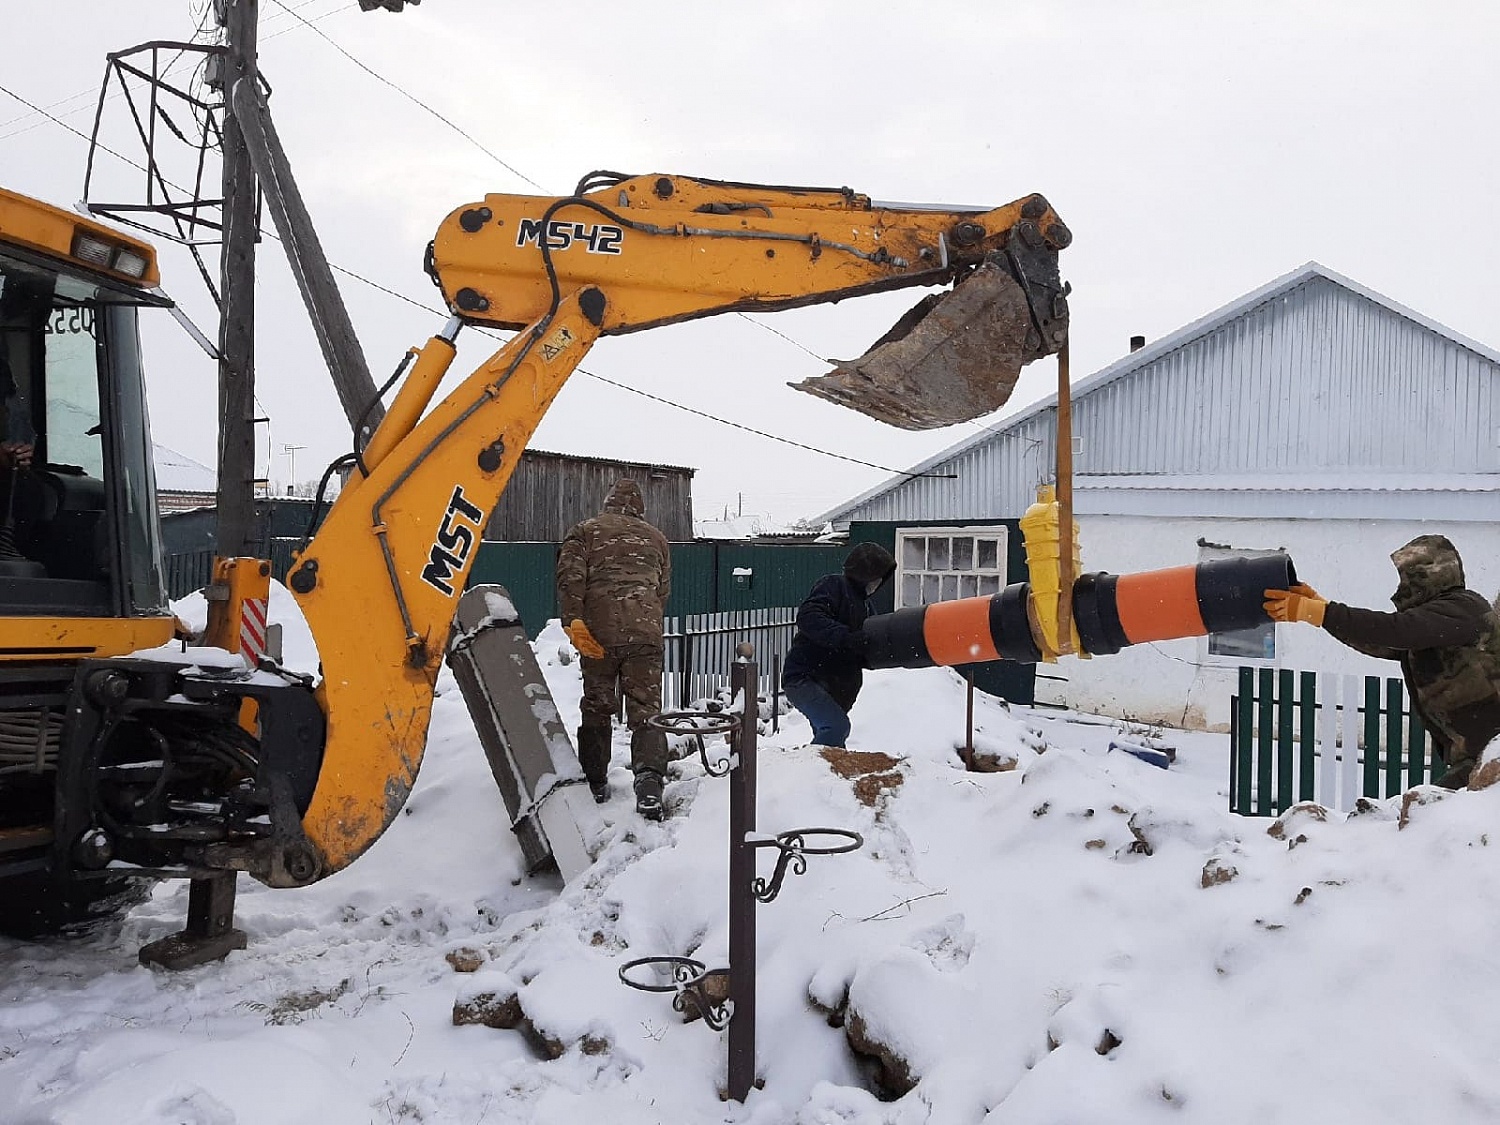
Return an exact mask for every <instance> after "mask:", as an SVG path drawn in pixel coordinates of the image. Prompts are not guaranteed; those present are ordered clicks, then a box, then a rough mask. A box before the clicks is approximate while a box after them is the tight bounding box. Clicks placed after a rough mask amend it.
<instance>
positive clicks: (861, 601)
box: [781, 543, 896, 746]
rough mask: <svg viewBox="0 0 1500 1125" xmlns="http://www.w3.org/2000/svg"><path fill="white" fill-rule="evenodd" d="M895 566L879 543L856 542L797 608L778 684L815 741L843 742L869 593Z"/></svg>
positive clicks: (859, 671) (860, 671) (860, 680)
mask: <svg viewBox="0 0 1500 1125" xmlns="http://www.w3.org/2000/svg"><path fill="white" fill-rule="evenodd" d="M895 570H896V560H895V559H894V558H892V557H891V553H890V552H889V551H887V550H886V549H885V548H884V547H882V546H880V545H879V544H878V543H861V544H859V545H858V546H857V547H855V548H854V550H852V551H850V552H849V555H848V557H847V558H846V559H844V573H842V574H825V575H824V576H823V577H822V578H819V579H818V581H817V582H816V583H815V584H814V585H813V588H812V590H811V591H810V592H809V593H808V595H807V597H806V598H805V599H804V600H803V602H802V604H801V605H800V606H799V607H798V608H797V634H796V636H795V637H793V638H792V647H791V651H790V652H788V653H787V657H786V665H785V667H784V668H783V669H782V673H781V690H782V691H783V692H785V693H786V697H787V700H788V702H790V703H791V705H792V706H793V707H795V708H797V710H799V711H801V712H802V713H803V714H804V715H806V716H807V721H808V722H810V723H811V724H812V730H813V742H814V744H816V745H818V746H843V745H844V743H845V741H846V740H847V739H848V737H849V711H850V710H851V709H852V708H853V707H854V700H855V699H856V697H858V695H859V689H860V688H861V687H862V686H863V685H864V667H865V647H866V637H865V634H864V631H863V629H864V624H865V619H866V618H868V617H869V616H870V614H871V613H872V612H873V610H872V608H871V606H870V598H872V597H874V595H875V592H876V591H877V590H879V589H880V588H881V587H882V586H884V585H885V584H886V582H887V581H889V580H890V577H891V575H892V574H894V573H895Z"/></svg>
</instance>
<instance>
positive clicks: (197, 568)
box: [163, 538, 302, 598]
mask: <svg viewBox="0 0 1500 1125" xmlns="http://www.w3.org/2000/svg"><path fill="white" fill-rule="evenodd" d="M301 541H302V540H301V539H291V538H287V539H272V540H271V575H272V576H273V577H274V578H277V579H284V578H285V577H286V573H287V571H289V570H291V569H292V550H293V548H295V547H296V546H297V544H298V543H300V542H301ZM163 561H164V563H165V564H166V571H167V596H168V597H169V598H182V597H186V596H187V595H188V594H191V593H192V592H193V591H194V590H201V589H203V587H205V586H207V585H208V583H209V579H211V578H212V577H213V576H214V552H213V551H211V550H206V551H179V552H177V553H176V554H172V555H167V556H166V557H165V559H164V560H163Z"/></svg>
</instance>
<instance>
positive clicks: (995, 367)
mask: <svg viewBox="0 0 1500 1125" xmlns="http://www.w3.org/2000/svg"><path fill="white" fill-rule="evenodd" d="M1029 249H1030V248H1028V247H1027V246H1025V245H1017V244H1013V245H1012V246H1011V247H1008V248H1007V249H1006V250H1005V251H1003V252H998V253H994V254H991V255H990V256H989V257H988V258H987V259H986V260H985V261H984V262H983V263H982V264H981V265H980V266H979V267H978V268H977V269H975V270H974V272H973V273H971V274H969V275H968V276H967V277H966V278H964V279H963V280H962V281H960V282H959V283H958V284H957V285H955V286H954V287H953V288H952V289H951V290H949V291H948V292H947V293H943V294H933V295H930V296H927V297H924V298H923V299H922V300H921V301H920V302H919V303H918V304H917V305H916V307H914V308H913V309H912V310H911V311H910V312H908V313H907V314H906V315H905V316H904V317H902V318H901V320H899V321H898V322H897V323H896V325H895V327H893V328H892V329H891V330H890V331H889V332H887V333H886V334H885V335H884V336H883V337H881V339H879V340H877V341H876V342H875V345H874V346H873V347H872V348H871V349H870V350H869V351H867V352H866V353H865V354H864V355H862V356H860V357H859V358H858V359H852V360H846V361H844V362H842V363H839V364H838V365H836V366H835V367H834V369H833V370H832V371H830V372H829V373H828V374H827V375H816V376H813V377H811V378H809V379H804V380H803V381H802V382H800V383H793V384H791V385H792V386H793V387H794V388H796V389H797V390H799V391H806V392H807V393H808V394H812V395H817V396H818V397H819V398H823V399H827V400H828V401H829V402H836V403H838V404H839V405H840V406H847V407H849V408H850V409H853V410H857V411H859V412H860V413H861V414H865V415H868V416H869V417H871V418H875V419H877V420H879V421H881V422H885V423H887V424H889V425H892V426H897V427H899V428H900V429H903V430H932V429H937V428H938V427H940V426H952V425H955V424H957V423H959V422H968V421H971V420H973V419H975V418H979V417H982V416H983V415H986V414H991V413H993V412H994V411H996V410H998V409H1000V407H1002V406H1004V405H1005V403H1006V402H1007V401H1008V400H1009V399H1010V395H1011V391H1012V390H1014V389H1015V385H1016V379H1017V378H1018V377H1019V376H1020V374H1021V368H1022V367H1024V366H1025V365H1026V364H1028V363H1030V362H1032V361H1033V360H1036V359H1040V358H1042V357H1043V356H1045V355H1051V354H1052V353H1053V352H1055V351H1057V349H1058V348H1059V347H1060V346H1061V345H1062V342H1063V341H1064V340H1066V339H1067V330H1068V312H1067V303H1066V299H1065V297H1066V290H1065V289H1064V287H1063V286H1062V285H1061V283H1060V282H1059V281H1058V278H1057V255H1056V252H1055V251H1050V252H1049V251H1047V250H1045V249H1043V248H1040V247H1037V248H1036V249H1035V250H1033V251H1031V252H1029V253H1028V250H1029Z"/></svg>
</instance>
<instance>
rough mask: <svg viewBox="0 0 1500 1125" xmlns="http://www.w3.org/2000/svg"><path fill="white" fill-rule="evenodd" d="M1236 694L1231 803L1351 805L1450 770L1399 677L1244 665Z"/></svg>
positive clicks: (1258, 808) (1280, 807)
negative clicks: (1430, 740)
mask: <svg viewBox="0 0 1500 1125" xmlns="http://www.w3.org/2000/svg"><path fill="white" fill-rule="evenodd" d="M1239 674H1240V675H1239V690H1238V692H1237V693H1236V694H1235V695H1234V696H1233V697H1232V698H1231V700H1230V717H1229V745H1230V750H1229V808H1230V810H1231V811H1232V812H1236V813H1240V814H1241V815H1243V816H1280V815H1281V814H1282V813H1283V812H1285V811H1286V810H1287V809H1289V808H1291V806H1292V805H1294V804H1296V803H1297V802H1299V801H1317V802H1318V803H1320V804H1323V805H1326V806H1328V807H1329V808H1333V809H1341V810H1345V811H1347V810H1349V809H1352V808H1353V807H1354V803H1355V801H1356V800H1358V798H1360V797H1394V796H1396V795H1397V794H1399V793H1402V792H1404V791H1405V790H1406V789H1408V788H1410V787H1411V786H1413V785H1421V784H1422V783H1423V782H1427V781H1431V780H1432V779H1433V778H1434V777H1435V776H1437V775H1439V774H1441V773H1442V771H1443V762H1442V759H1441V757H1440V756H1438V755H1437V754H1436V753H1434V752H1432V750H1431V748H1430V746H1429V740H1428V738H1427V736H1426V730H1425V729H1424V728H1423V726H1422V720H1421V719H1420V718H1419V717H1418V716H1417V714H1416V713H1415V712H1414V711H1413V710H1411V708H1410V707H1409V706H1408V704H1407V699H1406V687H1405V684H1403V683H1402V681H1400V680H1397V679H1381V678H1380V677H1377V676H1363V677H1359V676H1349V675H1339V674H1336V673H1326V672H1296V671H1292V670H1290V669H1285V668H1283V669H1271V668H1241V669H1240V670H1239Z"/></svg>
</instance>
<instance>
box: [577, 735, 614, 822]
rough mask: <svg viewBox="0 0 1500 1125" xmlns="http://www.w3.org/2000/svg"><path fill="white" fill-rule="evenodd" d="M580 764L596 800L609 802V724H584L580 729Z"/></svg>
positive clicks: (602, 802) (601, 802)
mask: <svg viewBox="0 0 1500 1125" xmlns="http://www.w3.org/2000/svg"><path fill="white" fill-rule="evenodd" d="M578 764H579V765H581V766H582V767H583V776H584V777H586V778H587V779H588V783H589V792H590V793H592V794H593V795H594V800H595V801H596V802H598V803H599V804H601V805H602V804H604V802H605V801H607V800H609V724H608V723H588V722H586V723H584V724H582V725H581V726H580V727H579V728H578Z"/></svg>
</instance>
